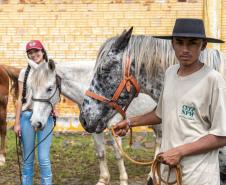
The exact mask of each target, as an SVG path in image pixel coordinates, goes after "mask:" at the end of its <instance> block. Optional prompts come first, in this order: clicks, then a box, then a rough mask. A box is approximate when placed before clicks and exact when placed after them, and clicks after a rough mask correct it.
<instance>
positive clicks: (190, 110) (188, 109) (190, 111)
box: [180, 105, 195, 120]
mask: <svg viewBox="0 0 226 185" xmlns="http://www.w3.org/2000/svg"><path fill="white" fill-rule="evenodd" d="M194 114H195V107H193V106H188V105H183V106H182V110H181V114H180V116H181V117H184V118H186V119H191V120H194Z"/></svg>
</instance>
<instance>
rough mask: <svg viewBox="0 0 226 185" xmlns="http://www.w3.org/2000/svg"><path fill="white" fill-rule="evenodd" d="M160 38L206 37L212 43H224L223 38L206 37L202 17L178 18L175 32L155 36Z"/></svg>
mask: <svg viewBox="0 0 226 185" xmlns="http://www.w3.org/2000/svg"><path fill="white" fill-rule="evenodd" d="M154 37H155V38H160V39H172V38H173V37H189V38H199V39H204V40H206V41H207V42H211V43H224V41H223V40H220V39H215V38H209V37H206V34H205V27H204V23H203V20H201V19H188V18H186V19H181V18H180V19H176V22H175V25H174V28H173V33H172V35H170V36H154Z"/></svg>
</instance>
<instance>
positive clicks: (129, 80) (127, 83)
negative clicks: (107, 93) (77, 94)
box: [85, 57, 140, 119]
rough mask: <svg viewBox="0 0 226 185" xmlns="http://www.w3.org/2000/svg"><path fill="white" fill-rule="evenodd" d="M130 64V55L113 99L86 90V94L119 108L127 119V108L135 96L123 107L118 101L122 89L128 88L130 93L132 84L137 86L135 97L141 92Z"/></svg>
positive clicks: (116, 108) (118, 110) (119, 111)
mask: <svg viewBox="0 0 226 185" xmlns="http://www.w3.org/2000/svg"><path fill="white" fill-rule="evenodd" d="M130 66H131V60H130V58H129V57H127V58H126V62H125V68H124V74H123V79H122V81H121V82H120V84H119V85H118V87H117V89H116V91H115V93H114V95H113V97H112V98H111V99H108V98H106V97H104V96H101V95H98V94H96V93H94V92H92V91H89V90H87V91H86V93H85V94H86V95H87V96H89V97H91V98H93V99H95V100H99V101H101V102H104V103H107V104H108V105H109V106H110V107H113V108H114V109H115V110H117V112H118V113H120V114H121V116H122V117H123V118H124V119H125V118H126V110H127V108H128V107H129V105H130V103H131V101H132V100H133V98H134V97H133V98H132V99H131V100H130V101H129V103H128V104H127V105H126V106H125V108H124V109H123V107H121V106H120V105H119V104H118V103H117V100H118V99H119V97H120V95H121V93H122V91H123V89H124V88H126V90H127V92H129V93H130V91H131V84H132V85H133V86H134V87H135V90H136V94H135V97H137V96H138V94H139V92H140V86H139V85H138V83H137V80H136V78H135V77H134V76H133V75H131V74H130Z"/></svg>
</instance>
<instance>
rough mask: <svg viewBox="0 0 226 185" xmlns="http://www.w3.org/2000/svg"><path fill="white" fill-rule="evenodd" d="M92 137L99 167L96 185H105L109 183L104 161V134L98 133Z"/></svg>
mask: <svg viewBox="0 0 226 185" xmlns="http://www.w3.org/2000/svg"><path fill="white" fill-rule="evenodd" d="M92 135H93V139H94V143H95V149H96V155H97V158H98V159H99V166H100V177H99V181H98V183H97V185H107V184H109V182H110V173H109V170H108V166H107V161H106V152H105V145H104V134H103V133H100V134H92Z"/></svg>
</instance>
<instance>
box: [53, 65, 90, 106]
mask: <svg viewBox="0 0 226 185" xmlns="http://www.w3.org/2000/svg"><path fill="white" fill-rule="evenodd" d="M93 66H94V62H89V63H88V64H87V62H75V63H71V65H70V64H67V65H65V64H64V63H63V64H56V71H57V74H58V75H59V76H60V77H61V92H62V94H63V95H64V96H66V97H67V98H69V99H70V100H72V101H74V102H76V103H77V104H78V105H79V106H80V105H81V104H82V102H83V99H84V94H85V91H86V90H87V89H88V87H89V84H90V80H91V77H92V71H93Z"/></svg>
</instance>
